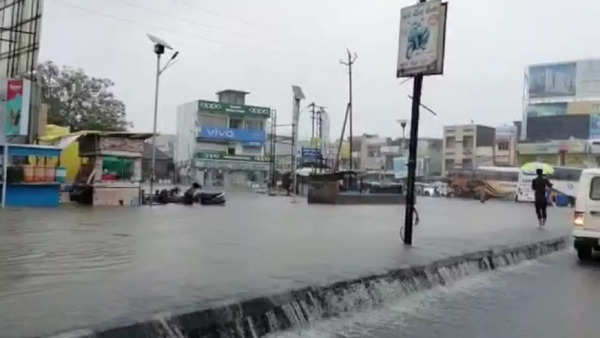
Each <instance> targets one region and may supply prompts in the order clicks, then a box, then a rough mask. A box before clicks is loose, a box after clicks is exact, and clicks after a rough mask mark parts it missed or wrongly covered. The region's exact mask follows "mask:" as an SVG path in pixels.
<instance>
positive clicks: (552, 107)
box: [161, 60, 600, 186]
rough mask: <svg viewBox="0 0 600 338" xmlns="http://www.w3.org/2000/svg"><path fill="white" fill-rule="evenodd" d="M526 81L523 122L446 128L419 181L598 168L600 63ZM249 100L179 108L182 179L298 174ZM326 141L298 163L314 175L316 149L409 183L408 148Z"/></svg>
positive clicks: (226, 181) (549, 68) (177, 167)
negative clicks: (547, 167)
mask: <svg viewBox="0 0 600 338" xmlns="http://www.w3.org/2000/svg"><path fill="white" fill-rule="evenodd" d="M524 79H525V81H524V92H523V119H522V121H516V122H513V123H512V124H510V125H503V126H499V127H495V128H494V127H489V126H484V125H480V124H467V125H452V126H445V127H444V131H443V137H442V138H441V139H435V138H422V139H419V143H418V162H417V167H418V174H419V175H422V176H442V175H446V174H447V173H448V172H449V171H452V170H461V169H473V168H477V167H480V166H518V165H521V164H524V163H526V162H531V161H540V162H545V163H548V164H552V165H559V166H573V167H596V166H599V165H600V60H583V61H573V62H562V63H551V64H540V65H532V66H529V67H528V68H527V69H526V71H525V76H524ZM247 94H248V93H247V92H243V91H239V90H223V91H220V92H218V93H217V96H218V99H217V101H212V100H197V101H193V102H190V103H186V104H183V105H180V106H179V107H178V109H177V135H176V136H175V139H170V140H169V144H171V146H170V147H171V148H170V149H164V147H163V149H161V150H169V151H170V153H172V154H173V155H172V157H173V160H174V166H172V168H171V169H174V171H175V174H176V175H175V176H177V177H180V178H183V179H184V180H188V181H191V180H193V181H198V182H200V183H201V184H204V185H214V186H235V185H247V184H248V182H265V181H266V179H267V177H268V176H269V173H270V171H272V170H273V169H275V170H276V171H278V172H285V171H290V170H291V158H292V154H291V138H290V137H289V136H281V135H278V136H275V135H272V134H273V131H274V130H271V129H270V123H269V121H268V120H269V119H270V118H271V115H272V111H271V109H270V108H267V107H260V106H251V105H247V104H246V95H247ZM326 129H327V130H326V131H324V135H329V130H328V129H329V125H328V123H327V126H326ZM288 133H289V132H288ZM326 138H327V139H323V140H314V139H313V140H307V141H299V144H298V153H297V154H295V156H297V158H298V163H299V164H300V165H302V164H304V165H307V164H310V165H312V166H315V165H316V163H315V162H314V158H313V159H312V160H313V161H312V162H311V163H307V162H306V161H304V160H306V159H305V158H303V154H302V151H301V149H302V148H311V149H314V148H318V150H319V151H320V155H322V160H321V157H320V158H319V159H320V163H319V164H318V166H326V167H329V168H332V167H333V166H334V165H335V157H336V154H338V151H339V169H341V170H344V169H350V168H352V169H354V170H357V171H361V172H380V173H394V174H395V175H396V177H404V176H405V175H406V172H405V171H406V163H407V157H408V156H407V155H408V154H407V148H408V140H403V139H402V138H394V139H392V138H389V137H381V136H379V135H370V134H363V135H360V136H356V137H353V138H352V140H348V141H343V142H342V144H341V145H340V143H339V142H340V141H339V140H337V141H335V142H329V139H328V136H327V137H326ZM350 142H352V149H353V151H352V154H350ZM273 147H275V149H272V148H273ZM163 152H164V151H163ZM161 153H162V152H161ZM271 154H273V156H274V158H275V161H274V162H275V165H274V166H272V165H271V163H270V156H271ZM313 155H314V153H313ZM273 167H274V168H273Z"/></svg>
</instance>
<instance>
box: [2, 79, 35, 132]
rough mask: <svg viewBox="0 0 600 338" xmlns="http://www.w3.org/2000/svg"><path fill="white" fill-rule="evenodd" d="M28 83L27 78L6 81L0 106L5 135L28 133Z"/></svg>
mask: <svg viewBox="0 0 600 338" xmlns="http://www.w3.org/2000/svg"><path fill="white" fill-rule="evenodd" d="M2 82H4V81H2ZM28 84H29V81H27V80H15V79H9V80H7V81H6V101H4V102H2V105H1V107H0V108H1V109H2V115H3V130H4V135H6V136H16V135H27V134H28V128H29V98H30V97H29V96H30V93H29V91H30V87H29V86H28Z"/></svg>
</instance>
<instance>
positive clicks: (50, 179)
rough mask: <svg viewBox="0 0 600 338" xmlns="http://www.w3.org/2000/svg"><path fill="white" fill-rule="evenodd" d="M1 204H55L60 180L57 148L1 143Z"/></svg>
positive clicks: (50, 205)
mask: <svg viewBox="0 0 600 338" xmlns="http://www.w3.org/2000/svg"><path fill="white" fill-rule="evenodd" d="M0 154H1V155H2V156H1V158H2V162H1V164H2V171H1V172H2V179H1V180H0V184H2V196H1V198H2V207H5V206H12V207H56V206H58V204H59V191H60V185H61V183H62V181H64V170H63V169H62V168H60V167H58V157H59V156H60V148H56V147H50V146H40V145H32V144H2V145H0Z"/></svg>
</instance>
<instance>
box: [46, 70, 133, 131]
mask: <svg viewBox="0 0 600 338" xmlns="http://www.w3.org/2000/svg"><path fill="white" fill-rule="evenodd" d="M37 73H38V78H39V79H40V82H41V85H42V102H44V103H46V104H48V106H49V108H48V123H52V124H57V125H61V126H69V127H71V131H78V130H102V131H111V130H113V131H124V130H126V129H127V127H130V126H131V123H129V122H127V120H126V119H125V104H124V103H123V102H122V101H121V100H119V99H117V98H116V97H115V96H114V94H113V93H112V92H111V90H110V89H111V87H112V86H113V85H114V83H113V82H112V81H111V80H110V79H103V78H97V77H90V76H88V75H87V74H86V73H85V72H84V71H83V70H82V69H72V68H70V67H66V66H63V67H62V69H61V68H59V67H58V66H57V65H56V64H54V63H53V62H52V61H46V62H45V63H41V64H39V65H38V67H37Z"/></svg>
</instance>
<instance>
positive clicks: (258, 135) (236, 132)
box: [198, 126, 265, 146]
mask: <svg viewBox="0 0 600 338" xmlns="http://www.w3.org/2000/svg"><path fill="white" fill-rule="evenodd" d="M198 138H200V139H205V140H213V141H238V142H243V143H246V144H249V145H258V146H260V145H262V144H263V143H264V142H265V132H264V131H262V130H254V129H231V128H223V127H206V126H204V127H201V128H200V130H199V131H198Z"/></svg>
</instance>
